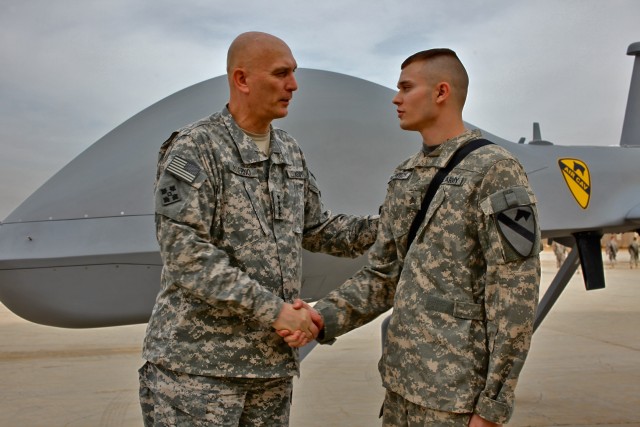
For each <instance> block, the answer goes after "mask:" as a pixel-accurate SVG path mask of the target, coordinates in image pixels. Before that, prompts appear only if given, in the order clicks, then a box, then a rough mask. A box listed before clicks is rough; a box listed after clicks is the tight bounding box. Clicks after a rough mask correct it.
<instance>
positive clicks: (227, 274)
mask: <svg viewBox="0 0 640 427" xmlns="http://www.w3.org/2000/svg"><path fill="white" fill-rule="evenodd" d="M168 145H170V147H169V146H168ZM162 150H163V151H162V152H161V157H162V158H161V160H160V163H159V169H158V179H157V181H156V188H155V210H156V236H157V239H158V242H159V244H160V254H161V256H162V260H163V263H164V269H163V275H164V277H163V286H165V287H169V286H177V287H179V288H181V289H182V290H183V291H184V292H186V293H188V294H190V295H192V296H193V297H195V298H198V299H200V300H203V301H205V302H207V303H208V304H210V305H212V306H215V305H220V304H222V305H224V308H226V309H229V310H230V311H231V312H234V313H236V314H239V315H248V316H251V317H255V318H256V319H258V320H259V321H261V322H262V323H264V324H268V325H271V323H273V322H274V321H275V319H276V318H277V316H278V314H279V312H280V309H281V307H282V303H283V301H282V300H281V299H280V298H278V297H277V296H276V295H274V294H272V293H271V292H269V291H268V290H267V289H266V288H264V287H262V286H261V285H260V284H258V283H257V282H255V281H254V280H252V279H251V278H250V277H249V276H248V275H247V274H246V273H244V272H243V271H242V270H240V269H238V268H235V267H232V266H230V265H229V258H228V256H227V254H226V253H225V252H224V251H222V250H220V249H218V248H217V247H215V246H214V245H213V244H212V243H211V242H212V238H211V235H210V232H211V226H212V221H213V215H214V213H215V210H216V207H217V194H216V191H215V186H214V182H215V181H216V177H215V176H208V174H207V171H206V168H205V165H206V162H205V161H204V160H203V159H202V158H201V157H200V156H199V153H198V150H197V148H196V145H195V144H194V142H193V140H192V139H191V137H189V136H182V137H177V138H176V135H175V134H174V135H172V138H171V139H170V140H169V141H167V142H166V143H165V144H164V145H163V149H162ZM215 173H216V171H213V172H212V174H215ZM165 291H166V289H165Z"/></svg>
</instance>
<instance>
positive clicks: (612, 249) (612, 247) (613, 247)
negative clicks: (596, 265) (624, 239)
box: [606, 236, 618, 268]
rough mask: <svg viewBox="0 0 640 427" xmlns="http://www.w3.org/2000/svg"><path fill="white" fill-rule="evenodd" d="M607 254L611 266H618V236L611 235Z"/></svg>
mask: <svg viewBox="0 0 640 427" xmlns="http://www.w3.org/2000/svg"><path fill="white" fill-rule="evenodd" d="M606 251H607V256H608V257H609V265H610V266H611V268H615V266H616V256H617V254H618V243H617V242H616V236H611V238H610V239H609V241H608V242H607V248H606Z"/></svg>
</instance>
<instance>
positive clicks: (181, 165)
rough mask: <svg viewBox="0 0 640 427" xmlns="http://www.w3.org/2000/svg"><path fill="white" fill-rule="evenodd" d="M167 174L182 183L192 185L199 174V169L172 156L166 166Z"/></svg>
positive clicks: (178, 157) (187, 161)
mask: <svg viewBox="0 0 640 427" xmlns="http://www.w3.org/2000/svg"><path fill="white" fill-rule="evenodd" d="M167 172H169V173H171V175H173V176H175V177H176V178H178V179H180V180H182V181H185V182H187V183H189V184H193V181H195V180H196V178H197V177H198V174H199V173H200V167H199V166H198V165H196V164H195V163H193V162H191V161H189V160H185V159H183V158H182V157H180V156H174V157H173V159H171V162H169V164H168V165H167Z"/></svg>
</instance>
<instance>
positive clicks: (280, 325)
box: [272, 303, 318, 342]
mask: <svg viewBox="0 0 640 427" xmlns="http://www.w3.org/2000/svg"><path fill="white" fill-rule="evenodd" d="M272 326H273V328H274V329H275V330H277V331H280V330H288V331H292V332H293V331H301V332H302V334H303V337H304V338H305V339H306V340H307V342H309V341H311V340H313V338H314V337H315V336H316V335H317V333H318V332H317V327H316V326H315V324H314V323H313V321H312V319H311V314H310V313H309V311H307V310H296V309H295V308H294V307H293V305H291V304H289V303H284V304H283V305H282V309H281V310H280V314H278V318H277V319H276V321H275V322H273V325H272ZM314 332H315V333H314Z"/></svg>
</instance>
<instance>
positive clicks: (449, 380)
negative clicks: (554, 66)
mask: <svg viewBox="0 0 640 427" xmlns="http://www.w3.org/2000/svg"><path fill="white" fill-rule="evenodd" d="M479 137H480V132H479V131H467V132H465V133H464V134H462V135H461V136H459V137H457V138H454V139H451V140H448V141H445V142H444V143H443V144H442V145H441V146H440V147H439V148H437V149H436V150H435V151H433V152H431V153H429V154H425V153H423V152H420V153H417V154H416V155H414V156H413V157H411V158H410V159H408V160H407V161H405V162H404V163H402V164H401V165H400V166H399V167H398V168H397V169H396V171H395V172H394V174H393V176H392V177H391V179H390V181H389V185H388V190H387V196H386V199H385V202H384V205H383V208H382V211H381V217H380V226H379V230H378V237H377V240H376V243H375V244H374V245H373V247H372V248H371V250H370V251H369V265H368V266H366V267H364V268H363V269H362V270H361V271H359V272H358V273H357V274H356V275H355V276H354V277H353V278H351V279H350V280H349V281H347V282H346V283H345V284H344V285H343V286H342V287H340V288H338V289H337V290H335V291H333V292H331V293H330V294H329V295H328V296H327V297H325V298H323V299H322V300H320V301H319V302H318V303H317V304H316V305H315V308H316V309H317V310H318V311H319V312H320V313H321V314H322V315H323V316H324V319H325V329H324V336H323V338H322V341H323V342H328V341H330V340H332V339H333V338H334V337H336V336H339V335H341V334H344V333H345V332H347V331H349V330H351V329H354V328H356V327H358V326H360V325H363V324H365V323H367V322H369V321H370V320H372V319H374V318H375V317H377V316H378V315H380V314H382V313H384V312H385V311H387V310H388V309H390V308H391V307H393V313H392V315H391V319H390V323H389V328H388V332H387V336H386V344H385V347H384V351H383V356H382V359H381V360H380V364H379V369H380V373H381V376H382V382H383V384H384V386H385V387H386V388H387V389H389V390H391V391H393V392H396V393H398V394H400V395H401V396H402V397H404V398H405V399H407V400H409V401H410V402H413V403H415V404H417V405H421V406H425V407H428V408H432V409H437V410H440V411H448V412H456V413H471V412H475V413H477V414H478V415H480V416H482V417H483V418H485V419H488V420H490V421H493V422H498V423H504V422H506V421H507V420H508V419H509V417H510V416H511V413H512V409H513V405H514V388H515V386H516V382H517V379H518V375H519V374H520V370H521V369H522V366H523V363H524V360H525V358H526V356H527V353H528V350H529V345H530V341H531V335H532V331H533V319H534V316H535V312H536V307H537V302H538V287H539V281H540V259H539V251H540V230H539V227H538V222H537V210H536V206H535V203H536V200H535V197H534V195H533V193H532V191H531V189H530V187H529V183H528V180H527V177H526V174H525V172H524V170H523V168H522V166H521V165H520V163H519V162H518V161H517V160H516V159H515V158H513V156H512V155H511V154H510V153H509V152H508V151H507V150H505V149H503V148H501V147H500V146H498V145H487V146H484V147H482V148H479V149H477V150H475V151H473V152H472V153H470V154H469V155H468V156H467V157H466V158H465V159H464V160H462V162H461V163H460V164H459V165H458V166H457V167H455V168H454V169H453V170H452V171H451V172H450V173H449V175H448V177H447V179H446V180H445V181H444V182H443V183H442V185H441V186H440V188H439V190H438V191H437V193H436V194H435V196H434V198H433V200H432V202H431V205H430V207H429V209H428V210H427V213H426V217H425V220H424V222H423V223H422V225H421V226H420V228H419V230H418V233H417V235H416V239H415V240H414V242H413V244H412V245H411V247H410V249H409V250H408V251H407V248H406V245H407V233H408V231H409V227H410V225H411V222H412V220H413V218H414V217H415V216H416V213H417V212H418V210H419V209H420V204H421V202H422V197H423V195H424V193H425V191H426V188H427V186H428V185H429V182H430V181H431V180H432V179H433V177H434V175H435V174H436V172H437V170H438V169H439V168H442V167H444V166H445V165H446V164H447V162H448V161H449V160H450V159H451V157H452V156H453V154H454V153H455V151H456V150H457V149H458V148H460V147H461V146H462V145H464V144H465V143H467V142H469V141H470V140H473V139H477V138H479ZM513 231H518V233H516V234H518V237H515V236H512V235H511V234H513V233H512V232H513ZM518 239H521V240H522V239H524V241H528V242H529V244H528V246H527V244H525V243H523V241H519V240H518ZM527 247H529V252H528V253H526V254H524V255H523V254H521V251H523V250H525V249H526V248H527Z"/></svg>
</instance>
